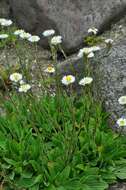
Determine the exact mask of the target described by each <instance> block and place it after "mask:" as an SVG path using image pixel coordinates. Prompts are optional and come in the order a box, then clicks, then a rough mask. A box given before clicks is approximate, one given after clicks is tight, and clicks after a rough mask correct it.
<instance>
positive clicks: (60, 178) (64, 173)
mask: <svg viewBox="0 0 126 190" xmlns="http://www.w3.org/2000/svg"><path fill="white" fill-rule="evenodd" d="M70 170H71V168H70V166H66V167H65V168H64V170H63V171H62V172H61V173H60V174H59V175H58V178H57V180H58V181H60V182H63V181H65V180H67V179H68V178H69V175H70Z"/></svg>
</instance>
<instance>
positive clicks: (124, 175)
mask: <svg viewBox="0 0 126 190" xmlns="http://www.w3.org/2000/svg"><path fill="white" fill-rule="evenodd" d="M115 174H116V176H117V177H118V178H119V179H122V180H123V179H126V168H125V167H124V168H120V169H119V170H117V171H116V172H115Z"/></svg>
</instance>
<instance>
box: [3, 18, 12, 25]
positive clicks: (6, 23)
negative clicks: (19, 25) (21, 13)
mask: <svg viewBox="0 0 126 190" xmlns="http://www.w3.org/2000/svg"><path fill="white" fill-rule="evenodd" d="M12 23H13V22H12V20H7V19H3V20H1V22H0V24H1V26H10V25H12Z"/></svg>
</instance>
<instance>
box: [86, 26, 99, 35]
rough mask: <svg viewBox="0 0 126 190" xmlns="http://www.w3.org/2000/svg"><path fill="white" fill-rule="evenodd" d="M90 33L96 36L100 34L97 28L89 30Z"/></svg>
mask: <svg viewBox="0 0 126 190" xmlns="http://www.w3.org/2000/svg"><path fill="white" fill-rule="evenodd" d="M88 33H93V34H95V35H96V34H97V33H98V29H97V28H95V27H92V28H89V29H88Z"/></svg>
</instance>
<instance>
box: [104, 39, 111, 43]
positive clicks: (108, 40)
mask: <svg viewBox="0 0 126 190" xmlns="http://www.w3.org/2000/svg"><path fill="white" fill-rule="evenodd" d="M105 43H106V44H112V43H113V40H112V39H106V40H105Z"/></svg>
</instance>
